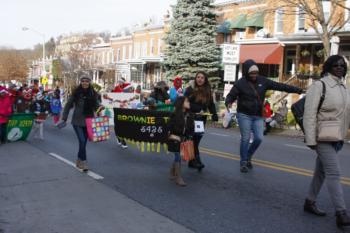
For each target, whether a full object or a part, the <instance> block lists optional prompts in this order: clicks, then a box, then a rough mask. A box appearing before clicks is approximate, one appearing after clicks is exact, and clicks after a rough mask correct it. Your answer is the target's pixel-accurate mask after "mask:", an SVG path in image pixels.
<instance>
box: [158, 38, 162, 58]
mask: <svg viewBox="0 0 350 233" xmlns="http://www.w3.org/2000/svg"><path fill="white" fill-rule="evenodd" d="M161 54H162V39H160V38H159V39H158V56H161Z"/></svg>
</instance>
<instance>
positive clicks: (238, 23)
mask: <svg viewBox="0 0 350 233" xmlns="http://www.w3.org/2000/svg"><path fill="white" fill-rule="evenodd" d="M246 20H247V15H246V14H240V15H238V16H237V18H235V19H234V20H232V22H231V29H234V28H238V29H244V28H245V26H244V23H245V21H246Z"/></svg>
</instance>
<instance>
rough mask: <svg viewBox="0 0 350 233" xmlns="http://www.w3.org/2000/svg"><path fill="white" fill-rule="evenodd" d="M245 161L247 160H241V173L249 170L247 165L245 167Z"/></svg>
mask: <svg viewBox="0 0 350 233" xmlns="http://www.w3.org/2000/svg"><path fill="white" fill-rule="evenodd" d="M247 163H248V162H246V161H242V162H241V165H240V170H241V173H247V172H248V171H249V170H248V167H247Z"/></svg>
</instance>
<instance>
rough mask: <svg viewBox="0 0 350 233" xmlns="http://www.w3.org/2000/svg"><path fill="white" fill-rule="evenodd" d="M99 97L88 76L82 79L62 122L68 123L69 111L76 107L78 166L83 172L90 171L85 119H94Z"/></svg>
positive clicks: (70, 98) (73, 121)
mask: <svg viewBox="0 0 350 233" xmlns="http://www.w3.org/2000/svg"><path fill="white" fill-rule="evenodd" d="M99 103H100V102H99V95H98V93H97V92H96V91H95V90H94V89H93V87H92V86H91V79H90V78H89V77H88V76H82V77H81V78H80V85H79V86H78V87H77V88H76V89H75V90H74V91H73V94H72V95H71V96H70V97H69V99H68V102H67V103H66V105H65V107H64V111H63V114H62V120H63V121H67V119H68V115H69V111H70V109H71V108H73V107H74V113H73V117H72V125H73V128H74V131H75V133H76V135H77V137H78V140H79V152H78V159H77V161H76V166H77V168H79V169H82V170H83V171H87V170H88V166H87V162H86V143H87V138H88V135H87V129H86V123H85V119H86V118H88V117H94V112H95V111H96V110H97V109H98V107H99Z"/></svg>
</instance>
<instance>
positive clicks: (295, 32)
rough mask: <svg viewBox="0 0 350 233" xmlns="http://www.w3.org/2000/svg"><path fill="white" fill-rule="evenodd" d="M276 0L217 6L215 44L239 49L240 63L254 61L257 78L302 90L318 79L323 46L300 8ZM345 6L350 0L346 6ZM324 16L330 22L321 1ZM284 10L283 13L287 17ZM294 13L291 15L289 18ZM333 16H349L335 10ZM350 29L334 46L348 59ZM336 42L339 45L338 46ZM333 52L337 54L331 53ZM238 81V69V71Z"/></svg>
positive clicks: (240, 0) (235, 1) (244, 0)
mask: <svg viewBox="0 0 350 233" xmlns="http://www.w3.org/2000/svg"><path fill="white" fill-rule="evenodd" d="M281 4H282V3H280V2H279V1H275V0H233V1H226V2H224V3H220V4H216V5H215V9H216V13H217V20H218V36H217V42H218V44H225V43H230V44H238V45H240V59H239V60H240V63H243V62H244V61H245V60H246V59H254V60H255V61H256V62H257V63H259V69H260V71H261V72H260V73H261V74H263V75H265V76H267V77H269V78H273V79H276V80H278V81H280V82H286V83H290V84H293V85H298V86H300V87H303V88H306V87H307V86H308V85H309V84H310V81H311V80H312V79H311V78H310V77H315V76H319V74H320V72H321V69H322V63H323V44H322V41H321V39H320V38H319V37H318V36H317V34H316V32H315V31H314V29H313V28H312V27H310V26H309V25H310V24H309V23H310V19H309V18H308V16H307V15H306V14H305V12H304V11H303V10H302V9H301V8H296V9H284V8H282V7H279V6H280V5H281ZM346 4H347V6H348V7H349V6H350V0H347V2H346ZM322 5H323V9H324V13H325V17H326V20H327V17H330V12H331V5H330V1H322ZM287 11H288V13H287ZM292 11H294V12H295V14H290V12H292ZM338 11H339V12H337V14H336V15H337V17H344V19H343V20H345V19H347V18H348V17H349V11H348V10H345V9H338ZM349 29H350V27H349V24H347V25H346V26H345V27H344V28H343V29H342V30H341V32H340V33H338V34H339V35H338V39H339V38H340V41H334V44H332V47H337V46H338V47H337V48H336V49H338V50H339V54H342V55H344V56H345V57H347V59H349V58H350V43H349V42H350V40H349V39H350V37H349V34H350V30H349ZM338 43H339V44H338ZM335 53H336V52H335ZM238 68H239V69H237V70H239V72H237V73H238V74H237V77H240V76H241V71H242V66H241V65H239V67H238Z"/></svg>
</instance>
